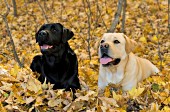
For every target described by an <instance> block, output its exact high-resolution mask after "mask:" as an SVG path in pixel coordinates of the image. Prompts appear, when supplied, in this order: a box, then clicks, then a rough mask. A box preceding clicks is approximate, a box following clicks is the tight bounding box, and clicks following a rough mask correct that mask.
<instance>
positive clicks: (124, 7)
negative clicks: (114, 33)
mask: <svg viewBox="0 0 170 112" xmlns="http://www.w3.org/2000/svg"><path fill="white" fill-rule="evenodd" d="M126 5H127V1H126V0H124V2H123V14H122V29H121V32H122V33H125V18H126Z"/></svg>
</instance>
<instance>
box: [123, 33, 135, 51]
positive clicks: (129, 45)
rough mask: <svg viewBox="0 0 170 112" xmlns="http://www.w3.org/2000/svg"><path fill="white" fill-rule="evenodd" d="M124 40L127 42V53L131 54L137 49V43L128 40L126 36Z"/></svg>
mask: <svg viewBox="0 0 170 112" xmlns="http://www.w3.org/2000/svg"><path fill="white" fill-rule="evenodd" d="M123 35H124V34H123ZM124 38H125V40H126V45H125V50H126V53H127V54H129V53H130V52H132V51H133V50H134V49H135V48H136V47H137V45H138V44H137V42H136V41H134V40H132V39H130V38H128V37H127V36H126V35H124Z"/></svg>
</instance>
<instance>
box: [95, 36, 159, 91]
mask: <svg viewBox="0 0 170 112" xmlns="http://www.w3.org/2000/svg"><path fill="white" fill-rule="evenodd" d="M102 40H104V41H105V43H108V44H109V51H108V55H109V56H110V57H112V58H114V59H115V58H120V59H121V61H120V63H119V64H118V65H110V66H107V67H104V66H103V65H102V64H100V68H99V79H98V87H99V89H101V90H104V88H105V87H106V86H107V85H108V84H109V83H113V84H120V85H121V86H122V89H123V90H124V91H127V90H130V89H132V88H133V87H136V86H137V83H138V82H140V81H142V80H143V79H145V78H147V77H149V76H150V75H151V74H155V73H158V72H159V70H158V68H157V67H156V66H155V65H153V64H152V63H151V62H150V61H149V60H147V59H143V58H140V57H137V56H135V55H134V54H133V53H132V50H133V49H134V48H135V46H136V45H137V43H136V42H135V41H134V40H131V39H129V38H128V37H127V36H125V35H124V34H123V33H105V34H104V35H103V38H102ZM114 40H118V41H119V42H120V43H119V44H114V43H113V41H114ZM99 46H100V45H99ZM99 57H101V52H100V47H99Z"/></svg>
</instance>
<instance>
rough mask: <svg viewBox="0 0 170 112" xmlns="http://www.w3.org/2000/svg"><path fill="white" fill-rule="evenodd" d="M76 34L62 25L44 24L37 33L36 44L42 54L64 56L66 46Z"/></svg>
mask: <svg viewBox="0 0 170 112" xmlns="http://www.w3.org/2000/svg"><path fill="white" fill-rule="evenodd" d="M73 35H74V33H73V32H72V31H70V30H69V29H66V28H64V27H63V25H61V24H60V23H51V24H44V25H42V26H41V28H40V29H39V31H38V32H37V33H36V42H37V43H38V44H39V46H40V49H41V52H42V54H45V55H51V54H55V55H56V56H62V54H63V53H64V51H65V49H66V48H65V44H66V43H67V41H68V40H69V39H71V38H72V37H73Z"/></svg>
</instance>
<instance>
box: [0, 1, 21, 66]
mask: <svg viewBox="0 0 170 112" xmlns="http://www.w3.org/2000/svg"><path fill="white" fill-rule="evenodd" d="M4 2H5V4H6V7H7V11H6V13H5V14H4V15H2V14H1V17H2V18H3V21H4V22H5V26H6V30H7V33H8V36H9V37H10V42H11V44H12V49H13V54H14V58H15V59H16V61H17V62H18V64H19V66H20V67H21V68H22V67H23V64H22V63H21V61H20V60H19V58H18V55H17V52H16V49H15V44H14V41H13V38H12V34H11V31H10V28H9V25H8V21H7V16H8V14H9V11H10V7H9V5H8V3H7V1H6V0H4Z"/></svg>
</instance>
